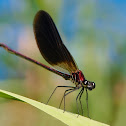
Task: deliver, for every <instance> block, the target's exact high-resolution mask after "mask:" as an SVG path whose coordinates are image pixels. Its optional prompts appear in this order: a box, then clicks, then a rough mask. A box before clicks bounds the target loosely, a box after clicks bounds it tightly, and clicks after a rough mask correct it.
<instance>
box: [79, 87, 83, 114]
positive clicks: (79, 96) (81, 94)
mask: <svg viewBox="0 0 126 126" xmlns="http://www.w3.org/2000/svg"><path fill="white" fill-rule="evenodd" d="M83 92H84V88H82V90H81V94H80V96H79V101H80V105H81V111H82V115H83V107H82V103H81V96H82V94H83Z"/></svg>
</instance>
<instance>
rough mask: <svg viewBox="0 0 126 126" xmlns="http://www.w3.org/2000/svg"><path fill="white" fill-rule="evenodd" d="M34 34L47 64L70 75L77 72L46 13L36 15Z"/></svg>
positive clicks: (41, 12) (72, 60) (71, 58)
mask: <svg viewBox="0 0 126 126" xmlns="http://www.w3.org/2000/svg"><path fill="white" fill-rule="evenodd" d="M34 34H35V39H36V42H37V45H38V48H39V50H40V52H41V54H42V56H43V57H44V59H45V60H46V61H47V62H48V63H49V64H51V65H53V66H55V65H57V66H59V67H61V68H63V69H65V70H67V71H68V72H70V73H71V72H72V71H76V70H77V65H76V63H75V62H74V59H73V57H72V56H71V54H70V53H69V51H68V50H67V48H66V47H65V45H64V44H63V42H62V40H61V38H60V35H59V33H58V30H57V28H56V26H55V24H54V22H53V20H52V18H51V17H50V15H49V14H48V13H47V12H45V11H42V10H41V11H39V12H38V13H37V14H36V16H35V18H34Z"/></svg>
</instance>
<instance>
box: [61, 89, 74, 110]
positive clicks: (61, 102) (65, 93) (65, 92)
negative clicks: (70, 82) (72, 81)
mask: <svg viewBox="0 0 126 126" xmlns="http://www.w3.org/2000/svg"><path fill="white" fill-rule="evenodd" d="M74 88H75V87H74ZM70 90H72V91H73V89H67V90H65V92H64V95H63V97H62V99H61V102H60V105H59V108H60V107H61V104H62V101H63V99H64V96H66V95H67V94H66V93H67V92H68V91H70ZM70 92H71V91H70ZM68 93H69V92H68Z"/></svg>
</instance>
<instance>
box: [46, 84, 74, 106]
mask: <svg viewBox="0 0 126 126" xmlns="http://www.w3.org/2000/svg"><path fill="white" fill-rule="evenodd" d="M58 87H67V88H74V87H72V86H57V87H56V88H55V89H54V91H53V92H52V94H51V95H50V97H49V99H48V101H47V103H46V104H48V103H49V101H50V99H51V97H52V95H53V94H54V92H55V91H56V89H57V88H58Z"/></svg>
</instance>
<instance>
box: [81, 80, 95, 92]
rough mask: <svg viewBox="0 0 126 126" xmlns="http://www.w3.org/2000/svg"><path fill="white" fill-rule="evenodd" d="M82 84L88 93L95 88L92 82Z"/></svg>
mask: <svg viewBox="0 0 126 126" xmlns="http://www.w3.org/2000/svg"><path fill="white" fill-rule="evenodd" d="M83 84H84V87H85V88H87V89H88V90H90V91H91V90H92V89H94V88H95V83H94V82H91V81H87V80H85V81H84V82H83Z"/></svg>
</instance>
